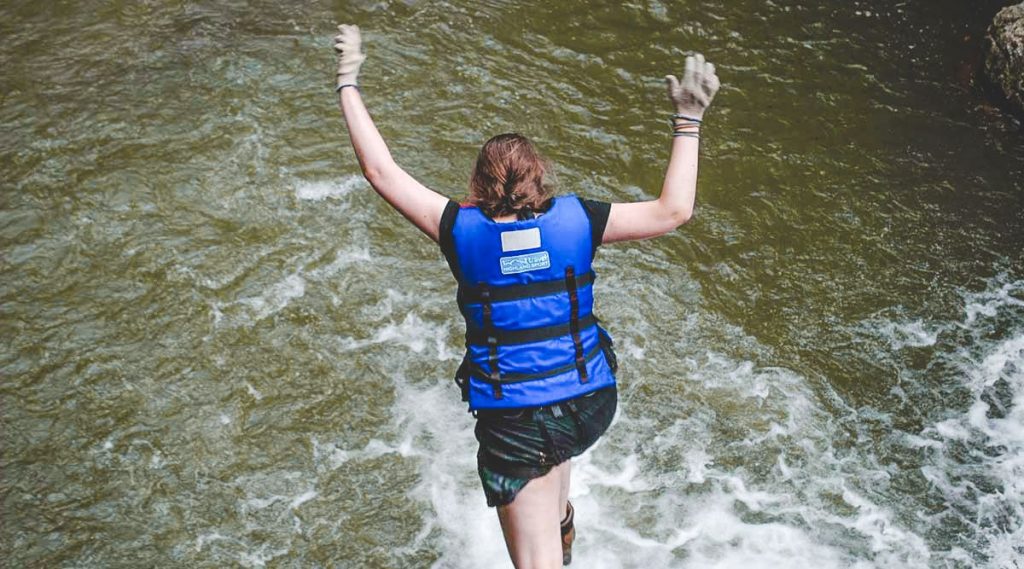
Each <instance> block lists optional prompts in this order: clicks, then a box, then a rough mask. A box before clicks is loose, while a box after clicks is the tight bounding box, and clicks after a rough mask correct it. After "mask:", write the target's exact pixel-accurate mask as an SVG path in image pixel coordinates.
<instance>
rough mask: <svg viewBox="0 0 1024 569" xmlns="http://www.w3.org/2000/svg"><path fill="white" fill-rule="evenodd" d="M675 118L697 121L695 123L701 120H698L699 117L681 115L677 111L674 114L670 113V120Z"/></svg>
mask: <svg viewBox="0 0 1024 569" xmlns="http://www.w3.org/2000/svg"><path fill="white" fill-rule="evenodd" d="M675 119H683V120H688V121H692V122H695V123H697V124H700V123H701V120H700V119H695V118H693V117H688V116H686V115H681V114H679V113H676V114H674V115H672V120H675Z"/></svg>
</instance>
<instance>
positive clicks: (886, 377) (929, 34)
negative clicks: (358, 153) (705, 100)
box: [0, 0, 1024, 569]
mask: <svg viewBox="0 0 1024 569" xmlns="http://www.w3.org/2000/svg"><path fill="white" fill-rule="evenodd" d="M989 4H991V3H989ZM989 8H992V6H987V7H986V8H985V9H984V10H983V9H981V8H979V7H978V5H977V3H971V2H955V1H952V0H943V1H936V2H919V3H901V2H881V1H877V2H873V1H867V2H865V1H850V2H839V1H834V2H812V1H810V0H805V1H799V0H797V1H794V2H773V1H769V2H760V1H753V0H740V1H729V2H724V1H718V2H709V3H684V2H668V1H661V2H659V1H658V0H639V1H635V2H625V3H615V2H579V1H561V2H533V1H529V2H502V1H487V2H481V1H459V2H419V1H415V0H405V1H391V0H380V1H371V0H360V1H352V2H341V1H334V2H329V1H326V0H316V1H310V2H292V3H289V2H270V1H267V0H252V1H246V2H242V1H238V0H236V1H223V0H217V1H213V0H207V1H199V2H191V1H183V0H177V1H172V0H160V1H157V0H148V1H131V2H129V1H113V0H111V1H105V2H99V1H80V2H79V1H69V0H63V1H53V2H40V1H23V0H8V1H5V2H4V3H3V4H2V5H0V34H2V35H0V38H2V39H0V65H2V69H3V72H2V75H0V126H2V132H3V135H2V138H0V164H2V174H0V176H2V177H0V184H2V186H0V188H2V193H0V240H2V241H0V243H2V257H0V267H2V271H3V279H2V282H0V329H2V334H3V346H2V349H0V397H2V407H0V422H2V423H0V428H2V460H0V469H2V470H0V496H2V518H0V521H2V523H0V539H2V542H0V543H2V545H0V549H2V551H3V554H2V555H0V557H2V558H3V560H2V564H3V566H5V567H18V568H21V567H438V568H477V567H510V566H511V565H510V564H509V562H508V561H507V555H506V553H505V551H504V545H503V543H502V540H501V534H500V531H499V528H498V525H497V521H496V518H495V516H494V513H493V511H492V510H488V509H487V507H486V505H485V503H484V499H483V494H482V492H481V491H480V488H479V482H478V480H477V477H476V472H475V457H474V454H475V441H474V439H473V435H472V425H473V419H472V417H471V416H470V415H468V414H467V413H466V411H465V407H464V405H463V404H462V403H461V402H460V401H459V396H458V391H457V389H456V387H455V386H454V385H453V384H452V382H451V379H450V378H451V376H452V374H453V371H454V369H455V367H456V366H457V363H458V361H459V358H460V354H461V345H462V339H461V335H462V331H463V327H462V324H461V320H460V318H459V317H458V314H457V311H456V306H455V301H454V293H455V286H454V281H453V280H452V278H451V276H450V275H449V274H448V272H447V268H446V266H445V264H444V262H443V261H442V258H441V255H440V253H439V252H438V250H437V249H436V247H435V246H434V245H433V244H432V243H430V242H429V240H427V239H426V238H424V237H423V236H421V235H420V234H419V233H418V232H417V231H416V230H414V229H413V228H412V227H411V225H409V224H407V223H406V222H405V221H404V220H403V219H402V218H401V217H400V216H399V215H398V214H397V213H395V212H393V211H392V210H391V209H390V208H389V207H388V206H387V205H386V204H385V203H384V202H383V201H382V200H381V199H379V198H378V197H377V196H376V195H375V194H374V193H373V191H372V190H371V189H370V188H369V187H368V186H367V184H366V183H365V182H364V181H363V180H362V178H361V176H360V175H359V169H358V166H357V164H356V161H355V158H354V155H353V154H352V151H351V150H350V148H349V147H348V145H347V137H346V133H345V129H344V126H343V124H342V122H341V119H340V115H339V112H338V110H337V108H336V105H335V99H334V97H333V95H332V92H331V84H332V81H333V72H334V68H333V54H332V51H331V48H330V41H329V38H330V36H331V35H332V32H333V30H334V24H335V23H336V22H351V23H356V24H359V25H360V26H362V27H363V29H364V41H365V45H366V50H367V53H368V55H369V58H368V60H367V62H366V63H365V64H364V66H363V74H362V77H361V80H362V83H363V92H364V98H365V100H366V101H367V104H368V106H369V108H370V111H371V113H372V114H373V115H374V116H375V118H376V120H377V123H378V125H379V127H380V129H381V131H382V132H383V134H384V136H385V137H386V139H387V140H388V142H389V143H390V145H391V148H392V151H393V153H394V154H395V156H396V157H397V159H398V160H399V162H400V163H401V164H402V165H403V166H404V167H406V169H407V170H409V171H410V172H412V173H413V174H414V175H415V176H416V177H417V178H419V179H420V180H421V181H423V182H424V183H426V184H427V185H428V186H431V187H433V188H436V189H437V190H439V191H441V192H442V193H445V194H447V195H449V196H452V197H455V198H459V197H461V196H463V195H464V193H465V188H466V185H467V181H468V175H469V169H470V166H471V164H472V161H473V159H474V158H475V153H476V151H477V149H478V148H479V146H480V144H481V143H482V142H483V141H484V140H486V139H487V138H488V137H489V136H491V135H493V134H496V133H499V132H505V131H519V132H522V133H524V134H526V135H527V136H530V137H532V138H533V139H534V140H535V141H536V143H537V144H538V146H539V148H540V149H541V151H542V152H544V153H545V154H546V155H547V156H548V157H549V158H550V160H551V161H552V163H553V170H554V174H555V176H554V181H555V182H556V184H557V187H558V188H559V191H560V192H574V193H578V194H582V195H585V196H588V197H592V198H596V199H604V200H613V201H614V200H636V199H645V198H650V197H652V196H654V195H656V192H657V191H658V189H659V188H660V183H661V177H662V174H663V170H664V166H665V164H666V161H667V156H668V146H669V141H670V137H669V129H668V126H667V120H666V119H667V117H668V114H669V113H670V108H669V105H668V103H667V102H666V100H665V93H664V88H663V85H662V81H661V77H662V76H663V75H664V74H666V73H670V72H675V73H679V72H681V66H682V62H683V59H684V56H685V54H686V53H687V51H688V50H699V51H702V52H703V53H705V54H706V55H707V57H708V59H709V60H711V61H713V62H715V63H716V64H717V65H718V70H719V74H720V76H721V79H722V81H723V88H722V90H721V92H720V93H719V95H718V97H717V99H716V100H715V102H714V105H713V108H712V110H711V111H710V112H709V113H708V116H707V120H706V122H705V127H704V138H703V141H702V151H701V169H700V183H699V191H698V211H697V214H696V217H695V219H694V220H693V221H692V222H691V223H690V224H688V225H686V226H684V227H682V228H681V229H679V230H678V231H676V232H674V233H673V234H670V235H668V236H666V237H663V238H660V239H656V240H651V241H644V242H637V243H629V244H619V245H614V246H607V247H604V248H603V249H602V250H601V251H599V253H598V259H597V270H598V274H599V279H598V282H597V285H596V287H597V288H596V291H597V292H596V294H597V302H598V313H599V314H600V316H601V317H602V318H603V320H604V321H605V322H606V324H607V326H608V328H609V330H610V331H611V333H612V334H613V336H614V337H615V339H616V341H617V346H618V351H619V356H620V362H621V371H620V378H619V379H620V394H621V402H620V411H619V414H618V416H617V417H616V420H615V423H614V424H613V426H612V428H611V429H610V431H609V433H608V435H607V436H606V437H605V438H604V439H602V441H601V442H600V443H599V444H598V445H597V446H596V447H595V448H594V449H593V450H592V451H590V452H589V453H588V454H586V455H585V456H584V457H582V458H581V459H580V460H578V461H577V463H576V465H575V470H574V472H575V481H574V487H573V493H572V499H573V502H574V503H575V504H576V506H577V526H578V531H579V539H578V541H577V551H576V561H575V562H574V566H575V565H578V566H580V567H590V568H619V567H636V568H651V567H655V568H657V567H683V568H706V567H720V568H734V567H735V568H761V567H768V568H774V567H778V568H783V567H785V568H795V567H813V568H815V569H822V568H840V567H854V568H873V567H878V568H893V567H909V568H918V567H921V568H925V567H949V568H953V567H965V568H966V567H979V568H980V567H984V568H998V569H1020V568H1021V567H1024V546H1022V544H1024V253H1022V249H1024V136H1022V134H1021V131H1020V128H1019V124H1018V123H1015V122H1014V120H1013V119H1012V118H1011V117H1008V116H1007V115H1006V114H1004V113H1003V112H1001V111H999V110H997V109H995V108H993V107H991V106H990V105H988V104H987V103H986V102H985V100H984V99H983V98H982V97H981V96H980V95H979V93H978V90H977V89H973V88H971V87H970V85H969V82H970V76H971V72H972V65H974V63H975V56H974V53H975V52H974V48H973V47H972V46H973V45H975V43H976V41H977V32H978V30H980V29H982V27H983V26H981V25H980V24H979V22H981V21H983V20H984V18H986V17H988V16H990V15H991V13H993V12H994V9H989Z"/></svg>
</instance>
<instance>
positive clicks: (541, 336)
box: [439, 195, 615, 410]
mask: <svg viewBox="0 0 1024 569" xmlns="http://www.w3.org/2000/svg"><path fill="white" fill-rule="evenodd" d="M441 227H442V231H441V235H440V239H439V241H440V243H441V248H442V251H444V253H445V257H446V259H447V260H448V265H449V267H450V268H451V270H452V274H454V275H455V278H456V280H458V282H459V294H458V303H459V310H460V311H461V312H462V315H463V317H465V319H466V356H465V358H464V359H463V362H462V365H461V366H460V367H459V372H458V373H457V374H456V381H457V382H458V383H459V385H460V387H461V388H462V392H463V399H464V400H466V401H468V402H469V408H470V409H471V410H476V409H497V408H515V407H532V406H539V405H547V404H549V403H555V402H558V401H564V400H566V399H572V398H574V397H577V396H580V395H583V394H585V393H589V392H591V391H595V390H597V389H601V388H603V387H608V386H610V385H614V384H615V355H614V352H613V351H612V345H611V344H612V342H611V338H610V337H609V336H608V334H607V333H606V332H605V331H604V330H603V329H602V328H601V327H600V326H598V324H597V318H595V317H594V313H593V306H594V294H593V291H594V273H593V271H592V270H591V266H590V265H591V261H592V259H593V254H594V247H592V243H591V231H590V220H589V218H588V217H587V213H586V211H585V210H584V208H583V204H582V203H580V200H579V199H578V198H577V197H576V196H571V195H570V196H562V197H558V198H555V199H554V200H553V201H552V205H551V207H550V209H548V211H547V212H546V213H544V214H543V215H539V216H536V217H533V218H532V219H520V220H518V221H514V222H509V223H497V222H495V221H493V220H492V219H490V218H489V217H487V216H486V215H484V213H483V212H481V211H480V209H479V208H477V207H472V206H461V207H460V206H459V205H458V204H456V203H455V202H449V204H448V207H447V208H446V209H445V213H444V216H443V217H442V223H441ZM448 227H450V231H448V230H447V228H448Z"/></svg>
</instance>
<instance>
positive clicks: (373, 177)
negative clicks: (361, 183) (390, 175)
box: [363, 166, 384, 188]
mask: <svg viewBox="0 0 1024 569" xmlns="http://www.w3.org/2000/svg"><path fill="white" fill-rule="evenodd" d="M383 175H384V174H383V173H382V172H381V171H380V168H377V167H374V166H368V167H366V168H363V177H364V178H366V181H367V182H369V183H370V185H371V186H373V187H374V188H376V187H377V185H378V184H380V181H381V178H382V177H383Z"/></svg>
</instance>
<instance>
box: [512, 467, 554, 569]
mask: <svg viewBox="0 0 1024 569" xmlns="http://www.w3.org/2000/svg"><path fill="white" fill-rule="evenodd" d="M568 470H569V463H568V462H563V463H562V464H560V465H558V466H556V467H554V468H552V469H551V472H548V473H547V474H545V475H544V476H541V477H540V478H534V479H533V480H531V481H529V482H528V483H527V484H526V486H525V487H523V489H522V490H520V491H519V494H517V495H516V499H515V500H513V501H512V503H511V504H508V505H506V506H498V520H499V521H500V522H501V531H502V533H504V534H505V545H506V546H507V547H508V554H509V556H511V557H512V563H513V565H515V566H516V569H559V568H560V567H562V543H561V539H560V533H559V530H558V522H560V521H561V520H562V517H563V516H564V515H565V510H562V511H559V507H560V503H559V498H560V494H561V491H562V478H563V476H564V477H565V478H566V479H568ZM563 472H565V473H566V474H563Z"/></svg>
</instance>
